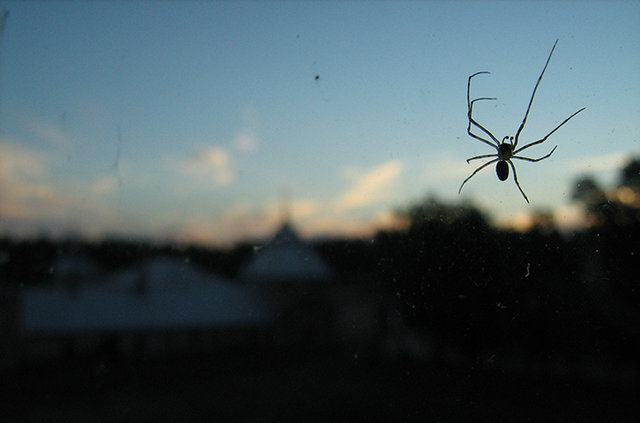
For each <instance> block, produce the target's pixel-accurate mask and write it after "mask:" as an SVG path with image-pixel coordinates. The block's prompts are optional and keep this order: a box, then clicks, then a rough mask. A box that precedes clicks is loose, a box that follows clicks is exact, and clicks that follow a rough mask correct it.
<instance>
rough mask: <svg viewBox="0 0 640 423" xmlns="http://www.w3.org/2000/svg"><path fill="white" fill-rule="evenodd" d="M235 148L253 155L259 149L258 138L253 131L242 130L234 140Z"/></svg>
mask: <svg viewBox="0 0 640 423" xmlns="http://www.w3.org/2000/svg"><path fill="white" fill-rule="evenodd" d="M233 146H234V147H235V149H236V150H238V151H242V152H245V153H253V152H254V151H256V150H257V149H258V137H257V136H256V134H255V133H254V132H253V131H251V130H248V129H245V130H242V131H240V132H239V133H238V134H236V136H235V137H234V138H233Z"/></svg>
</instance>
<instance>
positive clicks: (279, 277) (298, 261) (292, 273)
mask: <svg viewBox="0 0 640 423" xmlns="http://www.w3.org/2000/svg"><path fill="white" fill-rule="evenodd" d="M239 277H240V279H243V280H247V281H253V282H272V281H279V282H286V281H322V280H327V279H330V278H331V270H330V269H329V267H328V266H327V264H326V263H325V262H324V261H323V260H322V258H320V256H319V255H318V254H317V253H316V252H315V251H314V250H313V248H311V247H310V246H309V245H307V244H305V243H303V242H302V241H301V240H300V238H299V237H298V236H297V234H296V232H295V231H294V229H293V227H292V226H291V224H290V223H285V224H284V225H282V227H280V229H279V230H278V231H277V232H276V234H275V235H274V236H273V238H272V239H271V241H270V242H269V243H268V244H267V245H266V246H265V247H264V248H261V249H258V250H257V251H256V253H255V255H254V256H253V257H252V258H251V259H250V260H249V262H248V263H247V264H246V265H245V266H244V268H243V269H242V270H241V271H240V274H239Z"/></svg>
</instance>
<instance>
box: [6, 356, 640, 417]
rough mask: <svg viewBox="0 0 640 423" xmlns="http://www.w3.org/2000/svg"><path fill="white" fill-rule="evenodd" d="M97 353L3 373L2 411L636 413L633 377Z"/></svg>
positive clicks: (339, 360) (339, 359) (347, 359)
mask: <svg viewBox="0 0 640 423" xmlns="http://www.w3.org/2000/svg"><path fill="white" fill-rule="evenodd" d="M289 355H290V356H291V357H290V358H288V359H285V358H283V354H274V353H269V354H267V353H265V354H252V355H251V356H247V354H246V353H245V354H241V355H237V354H236V355H231V354H226V355H223V356H209V357H189V358H181V359H173V360H170V361H167V360H162V361H160V360H158V359H153V360H150V359H147V360H135V361H122V360H120V361H113V362H105V361H104V360H93V361H84V362H78V361H77V360H76V361H75V362H74V364H71V363H68V362H67V363H63V364H59V365H56V366H51V365H47V366H39V367H31V368H28V369H25V370H24V371H23V372H22V373H20V374H16V373H13V374H9V375H3V377H2V378H3V383H2V388H1V391H0V393H1V400H0V419H2V421H31V422H54V421H64V422H98V421H100V422H156V421H167V422H169V421H187V422H199V421H202V422H205V421H206V422H209V421H218V422H219V421H233V422H236V421H241V422H242V421H260V422H271V421H273V422H276V421H278V422H280V421H318V422H324V421H330V422H335V421H343V422H358V421H362V422H368V421H371V420H372V419H374V418H375V419H376V420H378V421H423V422H477V421H492V422H495V421H506V422H516V421H530V422H537V421H540V422H571V421H579V422H603V421H610V422H636V421H640V420H639V417H640V413H639V409H640V408H639V405H638V400H637V397H636V396H634V394H635V393H636V392H634V389H636V387H634V386H632V385H629V384H618V383H610V382H609V383H605V382H594V381H584V380H577V379H576V378H568V379H567V378H566V377H565V378H562V377H541V376H523V375H515V374H513V373H507V372H506V371H501V370H498V369H495V368H494V369H491V368H486V367H485V368H483V369H478V368H476V369H473V368H468V367H463V366H451V365H445V364H441V363H437V362H430V363H415V362H410V361H404V362H389V361H387V360H373V359H368V360H363V359H362V358H359V357H358V356H356V355H346V354H329V353H322V354H319V353H313V354H309V353H296V354H289Z"/></svg>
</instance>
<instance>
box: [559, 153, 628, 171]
mask: <svg viewBox="0 0 640 423" xmlns="http://www.w3.org/2000/svg"><path fill="white" fill-rule="evenodd" d="M628 159H629V154H627V153H610V154H603V155H598V156H585V157H578V158H576V159H569V160H567V164H566V168H567V169H569V170H571V171H572V172H573V173H588V172H597V171H603V170H618V169H620V168H622V167H623V166H624V165H625V164H626V163H627V160H628Z"/></svg>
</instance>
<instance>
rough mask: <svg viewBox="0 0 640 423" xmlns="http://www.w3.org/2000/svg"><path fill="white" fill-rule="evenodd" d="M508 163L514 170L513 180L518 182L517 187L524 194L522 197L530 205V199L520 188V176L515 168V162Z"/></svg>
mask: <svg viewBox="0 0 640 423" xmlns="http://www.w3.org/2000/svg"><path fill="white" fill-rule="evenodd" d="M507 162H509V165H511V170H513V180H514V181H516V185H517V187H518V189H519V190H520V192H521V193H522V196H523V197H524V199H525V200H527V203H528V202H529V199H528V198H527V194H525V193H524V191H523V190H522V188H521V187H520V183H519V182H518V175H517V174H516V167H515V166H514V164H513V162H512V161H511V160H507Z"/></svg>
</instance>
